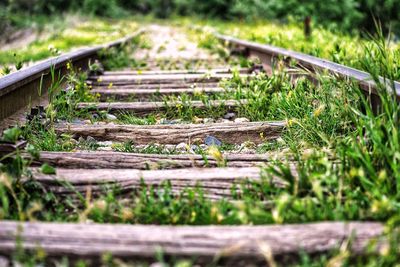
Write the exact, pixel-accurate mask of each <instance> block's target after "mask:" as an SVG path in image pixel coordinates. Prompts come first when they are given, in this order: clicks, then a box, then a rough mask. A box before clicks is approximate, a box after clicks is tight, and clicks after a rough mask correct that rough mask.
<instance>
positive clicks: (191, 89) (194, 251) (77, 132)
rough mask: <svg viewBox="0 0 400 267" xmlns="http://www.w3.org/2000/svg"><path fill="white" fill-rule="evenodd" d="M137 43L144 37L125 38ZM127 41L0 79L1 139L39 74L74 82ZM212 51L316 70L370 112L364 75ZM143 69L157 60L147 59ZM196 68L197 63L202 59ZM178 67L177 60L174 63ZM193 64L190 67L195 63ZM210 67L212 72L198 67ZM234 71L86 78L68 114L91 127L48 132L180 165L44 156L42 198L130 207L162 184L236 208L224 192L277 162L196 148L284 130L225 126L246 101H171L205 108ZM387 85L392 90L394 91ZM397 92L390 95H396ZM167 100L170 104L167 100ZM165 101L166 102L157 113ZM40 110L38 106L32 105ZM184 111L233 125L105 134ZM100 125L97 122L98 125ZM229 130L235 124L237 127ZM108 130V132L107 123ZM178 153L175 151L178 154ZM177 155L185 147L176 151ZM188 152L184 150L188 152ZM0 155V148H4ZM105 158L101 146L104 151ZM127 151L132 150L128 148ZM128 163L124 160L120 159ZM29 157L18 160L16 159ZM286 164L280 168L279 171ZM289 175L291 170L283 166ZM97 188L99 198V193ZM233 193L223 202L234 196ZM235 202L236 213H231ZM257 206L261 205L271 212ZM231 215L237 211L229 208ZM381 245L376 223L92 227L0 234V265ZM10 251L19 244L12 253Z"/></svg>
mask: <svg viewBox="0 0 400 267" xmlns="http://www.w3.org/2000/svg"><path fill="white" fill-rule="evenodd" d="M140 34H143V32H140V33H137V34H135V35H134V36H136V35H140ZM134 36H130V37H127V38H124V39H123V40H119V41H116V42H114V43H112V44H107V45H104V46H99V47H95V48H89V49H83V50H80V51H77V52H73V53H70V54H67V55H64V56H61V57H59V58H56V59H51V60H48V61H45V62H43V63H41V64H38V65H36V66H33V67H30V68H27V69H24V70H22V71H20V72H16V73H14V74H11V75H8V76H6V77H4V78H1V79H0V103H1V104H0V105H1V109H0V118H1V119H3V122H2V127H3V128H6V127H7V126H11V124H14V123H15V122H21V119H22V117H21V114H23V112H24V111H26V109H24V107H26V106H27V105H28V104H29V103H36V102H34V101H36V100H35V99H34V98H35V97H36V96H37V88H38V87H39V85H40V84H42V85H43V84H44V85H49V84H50V83H51V75H50V74H49V72H50V68H51V67H52V66H53V68H55V70H57V71H59V75H63V74H65V73H67V71H68V70H67V63H68V62H72V64H73V65H74V66H75V67H80V68H81V69H80V71H82V72H83V71H85V70H86V68H87V65H88V63H89V62H94V60H95V59H97V58H98V52H99V51H100V50H103V49H109V48H110V47H118V46H120V45H122V44H124V43H126V42H129V40H130V39H132V38H134ZM217 37H218V38H219V39H221V41H224V42H229V43H230V45H231V49H236V50H240V51H241V53H242V54H243V55H245V56H248V57H254V56H255V57H258V58H259V59H260V60H261V64H262V71H266V72H270V71H271V66H272V64H274V61H275V59H276V58H278V57H282V56H284V57H286V59H287V60H289V58H291V59H294V60H297V62H298V63H299V64H300V65H301V66H302V67H304V68H307V69H308V70H310V71H318V70H327V71H329V72H331V73H335V74H338V75H341V76H344V77H346V78H351V79H355V80H357V81H359V82H360V84H361V86H362V88H364V89H365V90H366V92H369V93H372V94H371V101H375V102H374V103H375V105H378V104H379V103H378V102H376V101H377V100H376V97H375V96H374V90H373V88H374V84H373V83H372V82H371V81H368V80H367V79H366V77H367V76H366V74H365V73H363V72H360V71H357V70H353V69H350V68H347V67H345V66H341V65H338V64H334V63H331V62H327V61H325V60H321V59H317V58H313V57H310V56H306V55H302V54H299V53H294V52H290V51H286V50H284V49H279V48H273V47H269V46H263V45H258V44H254V43H250V42H245V41H241V40H237V39H234V38H231V37H226V36H222V35H217ZM146 60H148V61H149V62H152V63H151V64H150V66H152V67H154V62H156V61H157V60H156V59H152V58H147V59H146ZM204 60H206V59H204ZM177 61H179V58H178V60H177ZM198 61H201V59H200V60H198ZM207 64H211V65H213V61H212V60H210V61H207ZM234 68H235V66H222V68H221V63H220V62H218V63H215V67H212V68H211V69H193V70H191V71H187V70H183V69H173V70H159V69H157V68H153V69H151V70H145V71H136V70H135V71H133V70H116V71H105V72H103V71H97V72H94V73H93V72H91V74H90V75H89V76H88V78H87V80H86V83H87V84H88V85H89V86H90V87H91V93H92V94H95V95H97V96H98V101H99V102H82V103H78V104H77V105H76V107H75V109H76V110H77V111H82V112H89V114H97V115H98V114H100V115H101V114H103V115H102V116H106V119H108V122H102V121H101V118H100V119H98V118H97V119H96V120H95V122H94V123H93V122H90V121H87V120H76V121H74V120H73V121H72V122H67V121H59V122H57V123H56V124H55V125H54V130H55V133H56V134H57V135H58V136H63V135H68V136H71V137H72V138H73V139H74V140H84V141H85V142H86V141H88V140H89V139H90V140H94V142H102V143H103V144H104V143H107V144H108V145H110V144H112V143H115V142H119V144H134V146H137V147H140V146H142V147H146V146H149V144H150V145H151V144H155V143H156V144H158V145H160V146H164V148H165V147H168V146H170V147H172V149H176V147H177V146H180V148H181V149H183V151H186V152H185V153H180V154H174V153H172V154H157V153H128V152H117V151H108V150H112V149H110V146H108V147H106V149H103V150H107V151H86V150H80V151H76V152H62V151H61V152H51V151H41V156H40V158H39V159H35V160H34V161H33V162H32V165H31V166H30V167H29V168H30V170H31V172H32V179H33V180H34V181H35V182H37V183H39V184H41V185H42V186H43V187H44V188H45V189H46V190H48V191H49V192H51V193H52V194H54V195H56V196H58V197H61V198H68V197H72V198H73V196H75V195H77V194H80V195H82V196H84V195H85V194H88V192H90V194H91V195H94V196H95V195H101V194H102V193H104V190H112V188H114V187H118V189H119V191H118V192H119V193H120V194H121V195H131V194H135V192H136V193H137V192H140V191H141V190H143V189H146V188H155V189H156V190H158V192H159V193H160V194H161V195H162V192H163V191H164V190H165V189H164V187H163V186H164V185H165V184H169V191H168V192H169V193H170V194H172V195H173V196H182V194H184V193H185V191H186V190H188V189H189V190H190V189H192V190H196V189H197V188H201V189H202V190H204V192H203V196H202V197H205V198H206V199H209V200H210V201H218V200H221V199H223V200H226V201H228V202H232V203H237V202H238V201H237V199H235V197H233V194H234V193H235V194H238V195H240V194H241V193H242V189H240V188H236V189H235V190H233V189H232V187H233V185H237V184H243V183H252V182H255V183H257V182H260V181H262V180H263V178H262V173H261V171H260V166H265V165H268V163H269V162H271V161H273V160H276V159H278V160H288V158H287V155H279V154H276V153H263V154H253V153H251V154H250V153H246V152H240V153H236V152H235V153H229V152H227V153H224V154H223V155H222V156H221V157H222V158H219V156H220V154H219V152H218V151H217V152H215V153H214V154H208V155H207V154H206V155H204V154H196V153H191V152H193V151H192V150H195V149H197V148H199V147H202V146H204V147H206V148H207V146H211V145H217V146H219V145H221V143H222V144H230V145H236V146H240V145H242V144H243V143H246V142H250V143H251V144H252V145H258V144H261V143H263V142H266V141H269V140H276V139H278V138H279V137H280V136H281V133H282V131H284V129H285V127H286V122H284V121H252V122H250V121H248V120H245V119H242V120H240V119H239V120H236V122H235V121H234V120H235V118H234V117H235V115H236V113H237V109H238V108H240V107H243V106H246V104H247V99H245V98H243V99H239V100H238V99H221V98H218V99H212V100H210V101H204V100H193V99H192V98H190V100H189V101H187V100H182V98H180V99H179V98H176V97H179V96H181V95H182V94H184V95H186V96H194V95H196V94H202V95H207V96H213V95H218V94H221V93H224V92H225V90H224V89H223V88H221V87H220V85H219V84H220V82H221V81H223V80H226V79H230V78H231V77H232V70H233V69H234ZM259 69H260V67H258V68H237V71H236V73H237V75H240V76H241V77H242V78H244V79H246V77H251V76H252V75H254V74H253V72H254V71H255V70H259ZM399 88H400V87H399V86H398V84H396V90H400V89H399ZM398 92H399V91H398ZM174 96H175V98H174ZM165 97H171V98H170V99H171V100H170V101H165ZM41 103H43V102H41ZM185 105H186V106H187V107H188V109H189V110H195V111H196V112H201V111H203V112H205V114H207V112H209V111H210V110H213V109H218V110H222V111H223V113H222V114H233V115H231V116H232V117H229V116H227V119H224V120H221V121H219V122H218V121H213V122H208V123H207V122H204V120H200V121H199V123H196V124H193V123H185V122H184V121H180V120H164V121H163V123H158V124H153V125H134V123H133V125H132V124H130V125H127V124H120V123H113V120H114V119H115V118H116V116H119V115H121V114H125V115H126V116H130V115H132V114H133V115H134V116H135V118H136V119H140V118H143V117H144V118H146V116H149V115H151V114H154V113H161V114H163V113H165V114H167V113H168V112H171V109H172V110H176V109H179V107H182V106H185ZM104 114H105V115H104ZM236 119H237V118H236ZM110 120H111V121H110ZM182 144H183V148H182ZM185 145H186V146H185ZM193 146H194V147H193ZM3 147H4V146H3ZM111 147H112V145H111ZM131 148H132V146H131ZM131 152H135V151H131ZM25 156H26V157H29V156H28V155H25ZM289 160H290V159H289ZM43 163H48V164H49V165H51V166H54V167H55V168H56V171H55V173H51V174H49V173H47V174H46V173H44V172H43V171H42V170H41V169H40V167H39V166H40V165H41V164H43ZM290 164H291V166H293V167H292V169H293V170H294V171H295V169H296V168H295V162H292V163H290ZM268 183H269V184H270V185H271V186H274V187H282V188H284V187H285V186H287V182H286V181H283V180H281V179H280V178H278V177H276V178H275V177H274V178H272V179H271V180H270V181H268ZM107 188H108V189H107ZM233 191H234V192H233ZM239 202H240V201H239ZM270 204H271V203H269V202H268V201H264V205H270ZM238 205H240V203H239V204H238ZM382 235H383V226H382V224H380V223H375V222H321V223H310V224H289V225H277V226H272V225H265V226H262V225H261V226H163V225H129V224H126V225H123V224H93V223H63V224H60V223H53V222H17V221H1V222H0V255H4V256H10V255H12V253H14V252H15V251H16V250H17V249H18V246H22V247H23V248H24V249H27V250H31V251H35V250H36V249H38V248H40V249H41V250H44V251H45V253H46V255H47V256H49V257H51V258H54V257H60V256H68V257H70V258H71V259H77V258H85V259H91V260H94V261H93V262H96V260H98V259H100V258H101V256H102V255H103V254H104V253H110V254H111V255H113V256H115V257H117V258H122V259H127V260H149V259H150V261H151V259H152V258H154V256H155V254H156V253H157V251H159V249H161V250H162V252H163V254H164V255H166V256H168V257H171V258H174V257H175V258H190V259H193V260H194V261H197V262H198V263H200V264H207V263H210V262H218V263H223V264H226V265H244V266H246V265H248V264H250V263H256V264H263V262H265V260H267V262H268V264H271V262H270V260H271V259H270V256H269V255H271V257H273V258H274V259H275V260H276V261H283V262H284V261H292V260H293V259H294V258H295V257H296V256H298V255H299V253H303V252H305V253H307V254H311V255H316V254H321V253H328V252H329V251H331V250H334V249H336V248H338V247H340V246H341V245H343V244H344V243H346V242H348V241H350V240H351V246H350V249H351V250H353V251H354V252H356V253H360V254H361V253H363V252H364V251H365V248H366V246H367V244H368V242H369V241H371V240H373V239H375V238H379V237H380V236H382ZM16 239H20V240H22V241H21V242H20V244H17V241H16Z"/></svg>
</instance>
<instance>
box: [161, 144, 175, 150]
mask: <svg viewBox="0 0 400 267" xmlns="http://www.w3.org/2000/svg"><path fill="white" fill-rule="evenodd" d="M175 147H176V146H175V145H164V148H165V149H167V150H169V151H172V150H174V149H175Z"/></svg>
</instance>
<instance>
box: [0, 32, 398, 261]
mask: <svg viewBox="0 0 400 267" xmlns="http://www.w3.org/2000/svg"><path fill="white" fill-rule="evenodd" d="M208 42H209V41H208V40H206V41H205V42H203V43H202V45H203V46H207V45H208V46H209V47H213V48H214V46H213V45H210V43H208ZM364 45H365V47H364V48H363V49H364V50H363V54H362V55H363V56H361V57H360V59H361V60H360V63H358V64H360V66H362V67H363V69H365V70H367V71H369V73H371V78H372V79H373V80H374V81H375V83H376V84H377V89H378V94H379V98H380V100H381V105H380V107H379V108H378V110H375V111H373V110H372V107H371V105H370V103H369V102H368V98H367V97H366V96H365V94H364V93H365V92H364V91H362V90H361V89H360V88H359V87H358V85H356V84H355V83H353V82H352V81H348V80H343V79H340V78H337V77H332V76H327V75H326V74H324V73H320V74H316V75H315V76H314V77H313V78H314V79H316V80H318V81H319V83H317V85H316V84H315V83H312V82H310V81H309V80H308V79H306V78H305V77H300V78H297V79H293V78H291V77H290V76H288V75H287V74H284V70H285V69H284V68H283V66H282V65H281V64H277V65H276V66H275V70H274V71H275V72H274V74H273V75H271V76H266V75H265V74H263V73H261V74H258V75H255V76H253V77H251V78H249V79H243V78H241V77H239V75H238V74H237V73H235V74H234V75H233V78H232V79H228V80H225V81H223V82H222V83H221V85H222V86H223V87H224V88H225V90H226V91H225V92H223V93H221V94H217V95H214V96H208V95H205V94H197V95H196V94H195V95H193V96H189V95H180V96H178V97H173V98H166V99H165V101H167V100H180V101H182V102H184V103H190V101H191V100H201V101H203V102H204V103H208V102H209V101H210V100H215V99H227V98H233V99H236V100H241V99H248V100H249V103H247V104H246V105H243V106H240V107H239V108H238V109H237V110H235V112H236V113H237V115H240V116H244V117H246V118H248V119H250V120H252V121H257V120H286V121H287V129H286V131H285V133H284V135H283V136H282V140H280V141H279V144H276V143H272V144H271V143H266V144H265V146H266V149H275V148H277V147H279V148H280V149H281V148H285V149H286V151H287V152H290V155H291V156H292V157H294V159H295V160H294V161H288V162H286V161H279V162H273V163H272V164H270V165H268V166H264V167H263V168H261V169H260V172H261V174H262V177H263V178H262V179H261V181H260V182H250V181H246V182H243V183H242V184H236V185H232V188H231V192H230V193H231V195H232V198H233V200H235V201H229V199H221V200H218V201H211V200H210V199H209V198H208V197H207V194H208V193H207V191H205V190H203V189H202V188H201V187H200V186H201V185H199V186H198V188H194V189H185V190H183V192H181V193H176V192H174V191H173V190H172V187H171V184H169V183H168V182H166V183H165V184H163V185H162V186H160V187H158V188H152V187H148V186H147V185H146V184H145V181H143V186H142V187H141V188H140V189H138V190H136V191H135V192H132V193H131V194H130V195H128V196H126V195H125V196H124V200H123V201H121V198H120V195H121V191H120V188H118V187H107V186H105V188H104V192H103V193H101V194H99V195H91V194H90V193H88V194H86V196H83V195H81V194H79V193H76V194H73V195H71V196H68V197H64V196H63V197H60V196H56V195H54V194H52V193H48V192H45V191H43V188H42V187H41V185H40V184H38V183H36V182H35V181H34V180H32V179H29V177H30V172H29V168H27V166H28V164H29V162H26V161H24V159H23V158H22V157H21V156H20V155H19V154H15V155H7V156H6V157H5V158H2V159H1V161H2V165H0V167H1V169H2V173H1V174H0V175H1V176H0V177H1V179H0V193H1V196H2V198H1V201H2V202H1V203H2V205H3V206H2V207H1V210H0V218H1V219H18V220H41V221H69V222H87V221H93V222H100V223H141V224H154V223H156V224H174V225H181V224H192V225H204V224H227V225H231V224H273V223H276V224H281V223H300V222H312V221H322V220H344V221H346V220H374V221H381V222H384V223H386V224H387V226H389V229H390V230H393V229H396V227H397V226H398V223H399V216H398V214H399V212H400V205H399V203H400V198H399V196H400V183H399V182H400V181H399V177H400V167H399V166H400V164H399V160H400V157H399V152H398V151H399V149H400V147H399V146H400V145H399V144H400V136H399V134H398V129H399V126H400V121H399V120H400V106H399V104H398V102H397V95H396V92H395V90H394V85H393V81H394V80H395V79H398V73H399V70H398V66H397V62H398V58H397V57H398V56H397V55H396V54H395V53H397V52H396V51H394V50H392V49H391V48H390V46H391V43H390V42H387V41H385V39H384V38H383V35H382V34H381V35H380V36H378V37H377V39H376V40H375V41H373V42H368V43H366V44H364ZM219 51H222V50H219ZM214 52H215V51H214ZM217 52H218V51H217ZM106 54H107V53H106ZM109 55H111V60H110V61H109V62H108V63H106V66H108V68H114V67H121V65H118V64H120V63H121V62H122V63H124V65H125V64H129V62H128V61H124V60H122V61H120V60H116V62H114V61H113V59H121V58H124V57H125V56H126V54H122V56H121V57H120V54H119V52H118V53H117V52H116V51H113V52H111V53H109ZM359 55H361V54H359ZM372 61H374V62H375V63H374V64H371V62H372ZM106 62H107V61H106ZM107 64H108V65H107ZM69 69H70V73H69V75H67V76H66V77H65V78H64V79H66V81H67V83H68V85H69V86H70V87H69V90H66V91H64V90H61V89H62V88H61V87H60V80H59V79H57V78H56V77H58V75H57V74H56V73H52V74H51V75H53V77H54V78H53V83H52V86H51V87H50V94H49V97H50V105H49V107H48V108H47V109H46V115H47V116H46V118H47V120H48V121H46V123H47V124H45V125H43V121H42V120H39V119H38V118H36V119H34V120H33V121H32V122H31V123H30V124H28V125H27V127H25V129H24V130H23V131H21V130H19V129H17V128H15V129H13V130H9V132H7V133H5V135H4V137H3V138H6V139H7V141H9V142H15V141H17V139H18V137H19V136H20V135H24V136H25V137H26V139H27V140H28V141H29V142H30V143H31V145H29V146H28V147H27V151H28V152H29V151H30V152H31V155H32V156H34V155H35V153H36V152H35V151H36V149H40V150H58V151H60V150H62V151H69V150H73V149H77V148H83V149H96V148H97V147H96V144H95V143H83V142H81V141H75V139H74V138H72V136H68V135H61V136H58V135H57V134H56V132H55V131H54V128H53V126H54V123H56V122H57V120H58V121H61V120H63V121H73V120H74V119H76V118H77V117H79V118H80V119H82V118H83V119H89V120H90V121H91V122H93V121H97V120H103V119H105V118H106V112H104V113H101V112H97V113H96V115H97V118H93V114H92V113H89V112H88V111H82V112H83V113H79V112H77V111H76V109H75V107H76V104H77V103H78V102H80V101H96V96H93V95H91V94H90V93H89V89H90V88H89V86H88V85H87V84H86V83H85V79H86V77H85V76H80V75H77V74H76V73H75V71H73V68H72V66H70V67H69ZM301 74H303V76H304V75H310V74H307V73H301ZM379 75H382V76H384V77H386V81H382V80H380V78H379ZM210 112H211V113H210ZM225 112H226V111H222V110H219V109H218V108H217V109H215V108H210V109H208V110H207V111H206V113H204V114H202V113H196V111H194V110H193V109H191V108H190V105H189V104H188V106H187V107H184V106H182V107H181V108H179V107H176V106H174V107H170V109H168V110H167V112H166V113H165V114H163V115H164V117H165V118H167V119H171V118H183V119H185V120H187V121H191V122H193V120H195V119H196V117H197V118H198V116H205V115H207V116H211V117H213V116H215V118H218V117H221V116H223V115H224V113H225ZM159 119H161V118H160V117H157V115H154V114H152V115H149V116H148V117H145V118H143V117H138V116H132V115H130V114H125V113H122V114H119V115H118V120H119V122H123V123H132V124H154V123H157V120H159ZM86 141H87V140H86ZM80 146H81V147H80ZM115 148H116V149H117V150H118V151H124V152H136V153H138V152H140V153H160V150H159V147H157V146H154V145H153V146H151V145H150V146H148V147H146V148H145V149H143V150H140V151H139V150H138V149H137V148H135V147H134V144H132V143H130V142H127V143H124V144H119V145H117V146H116V147H115ZM223 149H224V147H222V148H221V149H215V148H213V149H211V150H210V151H200V152H199V153H200V154H203V155H205V153H209V154H211V155H212V156H213V157H214V158H216V159H219V163H220V164H221V166H224V164H225V162H224V159H223V154H222V153H221V150H223ZM17 152H18V151H17ZM18 153H19V152H18ZM171 153H174V151H172V152H171ZM294 162H295V166H293V165H294ZM15 171H17V173H15ZM41 171H42V172H43V173H47V174H51V173H54V172H55V171H56V170H54V169H52V168H51V167H50V166H42V167H41ZM20 177H25V178H28V179H26V180H21V179H20ZM273 177H279V178H280V179H282V180H284V181H285V184H286V186H276V185H275V184H274V183H273V182H272V178H273ZM65 186H68V185H65ZM388 236H389V237H390V238H391V239H390V240H391V241H392V242H391V243H390V246H386V247H385V248H384V249H381V250H380V251H379V254H378V255H376V254H374V253H371V254H369V255H367V256H366V257H363V258H361V257H357V256H353V255H351V253H350V251H349V250H348V248H347V247H345V246H343V247H342V248H341V249H340V250H339V251H336V252H332V254H331V255H326V256H324V257H322V258H319V259H314V258H309V257H308V256H307V255H303V257H302V258H301V260H300V263H299V264H298V265H296V266H325V265H330V266H390V265H392V264H394V263H397V262H398V261H399V260H400V259H399V253H398V251H397V250H398V245H399V241H398V236H397V231H396V230H393V231H389V234H388ZM371 251H372V249H371ZM25 260H26V258H25ZM31 260H32V259H31ZM38 261H40V259H39V260H38ZM187 264H188V265H190V263H187ZM336 264H337V265H336ZM82 265H84V263H82Z"/></svg>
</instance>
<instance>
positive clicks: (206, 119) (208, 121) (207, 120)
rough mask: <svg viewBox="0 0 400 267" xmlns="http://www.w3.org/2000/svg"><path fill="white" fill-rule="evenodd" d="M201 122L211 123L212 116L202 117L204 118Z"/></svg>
mask: <svg viewBox="0 0 400 267" xmlns="http://www.w3.org/2000/svg"><path fill="white" fill-rule="evenodd" d="M203 122H204V123H213V122H214V119H213V118H204V119H203Z"/></svg>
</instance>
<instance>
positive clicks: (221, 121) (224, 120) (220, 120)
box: [217, 119, 232, 123]
mask: <svg viewBox="0 0 400 267" xmlns="http://www.w3.org/2000/svg"><path fill="white" fill-rule="evenodd" d="M217 122H218V123H229V122H232V121H230V120H227V119H218V120H217Z"/></svg>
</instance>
